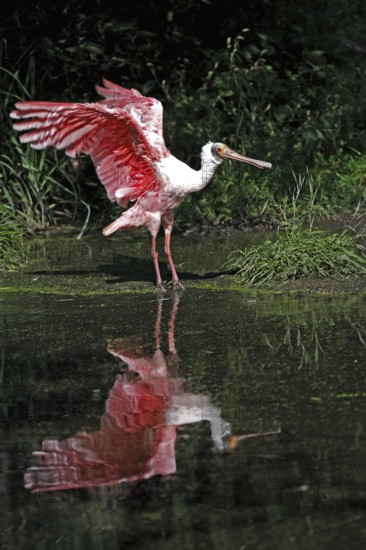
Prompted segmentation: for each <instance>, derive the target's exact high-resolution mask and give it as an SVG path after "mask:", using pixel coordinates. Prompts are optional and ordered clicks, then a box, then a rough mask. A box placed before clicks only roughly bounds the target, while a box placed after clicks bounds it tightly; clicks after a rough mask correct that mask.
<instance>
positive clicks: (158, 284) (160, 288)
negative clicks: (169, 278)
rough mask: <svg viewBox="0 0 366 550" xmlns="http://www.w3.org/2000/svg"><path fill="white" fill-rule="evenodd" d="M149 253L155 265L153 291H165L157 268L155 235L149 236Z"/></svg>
mask: <svg viewBox="0 0 366 550" xmlns="http://www.w3.org/2000/svg"><path fill="white" fill-rule="evenodd" d="M151 255H152V257H153V260H154V267H155V273H156V290H155V292H165V288H164V287H163V283H162V280H161V275H160V269H159V262H158V257H159V255H158V253H157V251H156V237H154V236H152V238H151Z"/></svg>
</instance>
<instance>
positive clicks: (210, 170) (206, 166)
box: [197, 158, 221, 191]
mask: <svg viewBox="0 0 366 550" xmlns="http://www.w3.org/2000/svg"><path fill="white" fill-rule="evenodd" d="M220 164H221V161H220V160H217V161H216V160H214V159H209V160H207V159H205V158H203V159H202V162H201V170H199V171H198V178H197V179H198V181H197V184H198V189H197V191H201V189H204V188H205V187H206V185H207V184H208V183H209V181H210V180H211V179H212V176H213V175H214V173H215V172H216V170H217V168H218V167H219V166H220Z"/></svg>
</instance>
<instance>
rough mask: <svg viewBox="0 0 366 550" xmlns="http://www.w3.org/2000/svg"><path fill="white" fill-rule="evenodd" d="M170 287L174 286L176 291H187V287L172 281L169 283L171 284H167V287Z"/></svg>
mask: <svg viewBox="0 0 366 550" xmlns="http://www.w3.org/2000/svg"><path fill="white" fill-rule="evenodd" d="M168 285H172V286H173V289H174V290H185V289H186V287H185V286H184V285H183V284H182V283H181V282H180V281H174V280H171V281H169V283H167V286H168Z"/></svg>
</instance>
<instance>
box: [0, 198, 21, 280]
mask: <svg viewBox="0 0 366 550" xmlns="http://www.w3.org/2000/svg"><path fill="white" fill-rule="evenodd" d="M27 260H28V252H27V247H26V244H25V242H24V237H23V230H22V227H21V226H20V225H19V223H18V222H17V221H16V220H13V219H11V217H10V216H8V214H7V212H6V211H4V208H3V207H1V208H0V270H2V271H4V270H12V269H16V268H18V267H20V266H22V265H23V264H24V263H26V262H27Z"/></svg>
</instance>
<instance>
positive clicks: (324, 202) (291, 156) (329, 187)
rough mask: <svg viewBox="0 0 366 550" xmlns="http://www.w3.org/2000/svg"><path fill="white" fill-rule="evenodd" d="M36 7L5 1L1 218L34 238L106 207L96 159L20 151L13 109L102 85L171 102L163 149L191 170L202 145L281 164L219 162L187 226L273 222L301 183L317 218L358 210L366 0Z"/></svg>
mask: <svg viewBox="0 0 366 550" xmlns="http://www.w3.org/2000/svg"><path fill="white" fill-rule="evenodd" d="M30 4H31V5H29V3H24V2H22V1H21V0H15V2H13V3H12V4H10V3H9V5H7V6H5V7H4V8H3V12H2V20H1V22H0V38H1V49H0V67H1V68H0V78H1V82H2V84H1V111H0V143H1V157H0V195H1V199H2V200H1V202H0V209H1V211H4V209H5V210H7V211H9V210H10V211H11V212H13V213H14V212H15V213H17V216H18V214H19V216H20V219H21V220H22V223H24V224H25V225H26V227H27V230H28V231H29V232H32V231H35V230H38V229H42V228H44V227H46V226H47V225H49V224H53V223H55V222H56V221H60V220H65V221H67V220H70V219H72V218H73V216H74V215H75V213H78V214H83V215H84V222H85V221H86V219H87V214H88V205H90V206H91V208H92V209H93V211H94V212H95V211H99V212H104V211H105V210H106V209H107V208H111V206H110V205H109V204H108V201H107V199H106V196H105V193H104V190H103V189H102V186H101V185H100V184H98V182H97V178H96V176H95V172H94V169H93V167H92V165H91V163H90V162H89V160H88V159H85V158H81V159H79V160H77V161H70V160H69V159H67V158H65V157H64V155H63V154H56V153H55V152H54V151H49V152H46V153H39V152H34V151H31V150H30V149H29V148H28V147H23V146H19V144H18V138H17V136H16V135H15V133H14V131H13V130H12V129H11V125H10V120H9V110H10V108H11V107H12V105H13V103H14V102H15V100H17V99H18V98H22V99H25V98H28V97H32V98H37V99H48V100H61V99H62V100H77V101H88V100H94V99H96V98H97V97H96V94H95V93H94V84H95V83H100V82H101V78H102V77H103V76H104V77H107V78H109V79H110V80H113V81H115V82H117V83H121V84H122V85H126V86H128V87H135V88H137V89H139V90H140V91H141V92H142V93H144V94H151V95H153V96H155V97H158V98H159V99H161V100H162V101H163V103H164V107H165V121H164V124H165V137H166V142H167V144H168V146H169V147H170V149H171V150H172V151H173V152H174V154H176V155H177V156H178V157H179V158H181V159H182V160H185V161H188V162H189V163H190V164H191V165H193V166H197V164H198V162H199V151H200V148H201V146H202V145H203V144H204V143H205V142H206V141H207V140H208V139H212V140H216V141H223V142H227V143H228V144H229V145H230V146H232V147H233V148H236V149H237V150H239V151H242V152H245V153H246V154H248V155H249V156H252V157H257V158H263V159H264V160H269V161H271V162H272V163H273V166H274V168H273V170H271V171H270V172H267V173H265V174H264V173H263V172H259V171H255V169H251V168H248V167H247V166H245V167H243V166H238V165H234V164H233V165H232V164H230V163H225V164H224V165H223V166H222V168H221V169H220V173H219V174H218V175H217V176H215V180H214V182H213V183H212V184H211V185H210V187H209V189H208V190H205V191H204V192H202V193H200V194H197V195H196V196H193V197H191V198H190V199H188V200H187V202H186V203H185V204H184V205H183V206H182V207H181V210H180V216H179V220H180V223H181V224H183V223H187V222H188V223H190V222H209V223H220V222H230V223H232V222H242V221H246V220H248V219H249V220H253V219H255V218H262V217H263V216H265V217H266V218H267V219H274V218H275V217H276V215H277V214H276V213H277V211H278V209H276V208H274V206H273V205H274V204H277V205H278V204H279V203H281V201H285V200H286V197H288V196H290V195H291V193H292V190H293V188H294V187H296V185H297V182H298V180H299V179H302V180H303V181H304V185H303V186H302V190H301V196H300V197H299V201H298V208H299V205H301V204H303V206H304V208H307V204H308V201H309V196H310V195H313V191H314V189H316V200H315V202H313V203H312V208H313V209H315V210H316V211H317V212H318V213H319V214H329V213H333V212H335V211H336V210H338V209H342V210H350V209H352V208H354V207H355V206H356V205H357V203H359V202H360V201H362V200H363V198H364V191H365V168H366V156H365V143H366V124H365V121H366V81H365V78H364V74H365V69H366V42H365V38H364V37H365V35H366V33H365V30H366V5H365V2H363V1H362V0H355V1H353V2H352V3H346V2H344V1H343V0H333V1H332V2H330V1H327V0H325V1H322V2H319V1H317V0H303V1H302V2H300V1H298V0H295V1H292V2H289V1H285V2H283V1H282V0H271V1H269V0H263V1H262V2H257V1H254V0H248V1H247V2H245V3H244V2H240V1H238V0H227V1H226V2H225V9H224V10H223V6H222V3H221V2H215V1H209V0H202V1H197V0H185V1H184V2H182V1H180V0H164V1H162V2H159V3H157V2H149V1H143V0H136V1H135V2H128V3H127V2H120V3H118V4H117V5H116V4H114V3H112V2H108V1H102V0H88V1H87V0H66V1H65V2H64V3H62V5H61V6H59V5H58V4H52V3H49V2H48V1H47V0H33V1H32V2H31V3H30ZM19 216H18V217H19ZM82 223H83V222H81V225H82Z"/></svg>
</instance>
